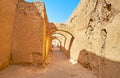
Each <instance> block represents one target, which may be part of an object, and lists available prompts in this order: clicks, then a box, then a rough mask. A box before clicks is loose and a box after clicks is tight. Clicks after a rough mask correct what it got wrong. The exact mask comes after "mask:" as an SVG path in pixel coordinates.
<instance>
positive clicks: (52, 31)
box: [49, 29, 74, 39]
mask: <svg viewBox="0 0 120 78" xmlns="http://www.w3.org/2000/svg"><path fill="white" fill-rule="evenodd" d="M56 31H62V32H65V33H68V34H70V35H71V36H72V37H73V39H74V36H73V34H71V33H70V32H68V31H66V30H57V29H56V30H55V29H54V30H51V31H50V32H49V34H52V33H54V32H56Z"/></svg>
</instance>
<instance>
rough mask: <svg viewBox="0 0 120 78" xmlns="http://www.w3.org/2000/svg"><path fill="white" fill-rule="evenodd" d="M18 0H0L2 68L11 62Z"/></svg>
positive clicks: (0, 59) (0, 58)
mask: <svg viewBox="0 0 120 78" xmlns="http://www.w3.org/2000/svg"><path fill="white" fill-rule="evenodd" d="M17 1H18V0H11V1H10V0H0V70H1V69H2V68H4V67H6V66H7V65H8V64H9V62H10V52H11V38H12V31H13V22H14V16H15V8H16V3H17Z"/></svg>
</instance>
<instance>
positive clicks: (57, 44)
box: [52, 39, 61, 50]
mask: <svg viewBox="0 0 120 78" xmlns="http://www.w3.org/2000/svg"><path fill="white" fill-rule="evenodd" d="M60 46H61V42H60V40H58V39H53V40H52V50H60Z"/></svg>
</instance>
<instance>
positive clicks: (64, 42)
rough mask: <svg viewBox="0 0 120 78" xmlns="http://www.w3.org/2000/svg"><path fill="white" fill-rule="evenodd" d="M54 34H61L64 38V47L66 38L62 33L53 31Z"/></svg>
mask: <svg viewBox="0 0 120 78" xmlns="http://www.w3.org/2000/svg"><path fill="white" fill-rule="evenodd" d="M54 34H60V35H62V36H63V37H64V38H65V41H64V47H65V44H66V40H67V38H66V37H65V36H64V35H63V34H61V33H56V32H55V33H54Z"/></svg>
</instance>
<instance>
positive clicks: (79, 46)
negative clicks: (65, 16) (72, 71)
mask: <svg viewBox="0 0 120 78" xmlns="http://www.w3.org/2000/svg"><path fill="white" fill-rule="evenodd" d="M119 11H120V0H81V1H80V4H79V5H78V7H77V8H76V9H75V11H74V12H73V14H72V16H71V17H70V19H69V20H68V21H67V22H66V25H67V26H68V27H69V28H73V30H72V32H71V31H70V32H71V33H72V34H73V35H74V37H75V39H74V41H73V45H72V48H71V56H70V57H71V59H73V60H74V61H77V60H78V57H79V58H80V57H81V55H79V54H81V51H82V50H86V51H87V52H88V55H89V53H92V54H93V55H90V56H88V57H87V56H86V55H85V54H83V56H82V60H84V59H92V57H93V56H94V55H96V56H95V58H94V59H95V60H97V59H96V57H97V58H98V59H99V60H98V61H97V63H94V64H98V65H99V66H100V67H101V66H102V65H103V63H102V62H101V61H103V62H104V61H105V65H103V68H104V67H107V68H109V67H111V69H110V70H111V71H109V70H105V71H109V72H106V73H107V74H108V73H112V74H110V75H109V77H108V76H105V78H110V77H111V78H119V73H117V74H116V73H115V72H120V70H114V67H116V68H117V69H120V67H119V65H120V64H119V63H120V26H119V25H120V12H119ZM101 58H102V59H101ZM108 60H109V61H110V63H109V62H108ZM79 62H80V63H81V62H82V64H83V63H84V64H86V63H87V64H88V65H90V66H91V61H79ZM115 62H117V64H115ZM109 64H112V65H113V66H110V65H109ZM93 67H95V66H93ZM116 68H115V69H116ZM98 71H99V72H101V71H104V70H103V69H101V70H100V69H99V70H98ZM97 75H98V74H97ZM100 75H102V76H103V77H100ZM100 75H99V77H98V78H104V75H103V73H101V74H100Z"/></svg>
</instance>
